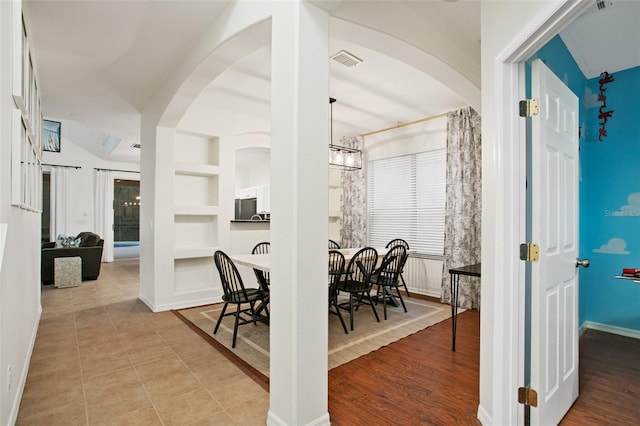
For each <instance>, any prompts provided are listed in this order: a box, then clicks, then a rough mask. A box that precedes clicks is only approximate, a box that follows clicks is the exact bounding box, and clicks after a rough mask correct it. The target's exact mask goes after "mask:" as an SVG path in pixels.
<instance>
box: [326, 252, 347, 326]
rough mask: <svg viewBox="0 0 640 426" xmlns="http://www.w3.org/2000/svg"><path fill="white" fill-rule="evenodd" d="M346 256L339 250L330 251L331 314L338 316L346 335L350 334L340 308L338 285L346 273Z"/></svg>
mask: <svg viewBox="0 0 640 426" xmlns="http://www.w3.org/2000/svg"><path fill="white" fill-rule="evenodd" d="M344 264H345V260H344V255H343V254H342V253H340V252H339V251H337V250H330V251H329V313H330V314H334V315H337V316H338V318H340V323H341V324H342V328H343V329H344V334H349V332H348V331H347V326H346V325H345V323H344V319H343V318H342V314H341V313H340V308H339V307H338V294H339V293H340V291H339V290H338V284H339V283H340V279H341V278H342V273H343V272H344Z"/></svg>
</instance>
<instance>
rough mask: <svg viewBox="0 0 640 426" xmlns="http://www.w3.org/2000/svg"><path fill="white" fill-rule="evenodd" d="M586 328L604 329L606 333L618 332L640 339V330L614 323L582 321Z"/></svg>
mask: <svg viewBox="0 0 640 426" xmlns="http://www.w3.org/2000/svg"><path fill="white" fill-rule="evenodd" d="M585 329H591V330H598V331H604V332H605V333H611V334H617V335H618V336H625V337H632V338H634V339H640V331H639V330H632V329H630V328H623V327H616V326H614V325H608V324H601V323H599V322H593V321H585V322H584V323H582V330H581V332H582V331H584V330H585Z"/></svg>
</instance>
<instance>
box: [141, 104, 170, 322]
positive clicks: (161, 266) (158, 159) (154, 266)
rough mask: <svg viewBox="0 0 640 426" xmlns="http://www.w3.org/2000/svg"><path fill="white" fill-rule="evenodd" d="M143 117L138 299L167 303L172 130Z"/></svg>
mask: <svg viewBox="0 0 640 426" xmlns="http://www.w3.org/2000/svg"><path fill="white" fill-rule="evenodd" d="M148 123H150V124H148V125H146V124H147V120H145V119H144V117H143V125H142V132H141V134H142V153H141V155H140V199H141V206H140V295H139V297H140V299H141V300H142V301H143V302H144V303H145V304H146V305H147V306H149V308H150V309H152V310H154V311H157V310H161V309H159V308H158V307H159V306H164V305H166V304H167V301H168V300H170V295H171V294H172V293H171V292H172V289H173V288H174V271H173V265H174V264H173V173H172V170H173V142H174V136H175V130H174V129H171V128H166V127H156V125H155V122H154V121H153V120H148Z"/></svg>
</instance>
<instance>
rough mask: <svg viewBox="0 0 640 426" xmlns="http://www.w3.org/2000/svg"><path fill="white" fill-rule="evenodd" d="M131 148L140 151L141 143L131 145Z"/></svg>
mask: <svg viewBox="0 0 640 426" xmlns="http://www.w3.org/2000/svg"><path fill="white" fill-rule="evenodd" d="M131 148H138V149H140V144H139V143H134V144H131Z"/></svg>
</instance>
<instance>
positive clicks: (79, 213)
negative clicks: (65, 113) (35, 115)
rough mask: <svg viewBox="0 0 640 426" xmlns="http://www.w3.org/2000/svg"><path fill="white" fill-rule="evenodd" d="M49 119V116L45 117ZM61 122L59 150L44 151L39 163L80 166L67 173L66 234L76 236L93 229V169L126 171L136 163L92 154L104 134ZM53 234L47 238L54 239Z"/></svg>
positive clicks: (135, 167)
mask: <svg viewBox="0 0 640 426" xmlns="http://www.w3.org/2000/svg"><path fill="white" fill-rule="evenodd" d="M47 118H48V119H49V117H47ZM50 119H51V120H54V121H60V122H61V144H60V152H44V153H43V156H42V162H43V164H52V165H66V166H80V167H81V168H79V169H73V168H72V169H69V174H70V176H71V191H70V194H71V200H70V203H69V205H70V206H71V210H70V211H69V217H68V221H67V223H68V224H69V229H68V230H67V231H66V233H67V234H68V235H77V234H78V233H80V232H83V231H92V232H93V231H95V230H96V229H95V225H94V219H95V211H94V209H95V207H94V203H95V168H101V169H111V170H126V171H131V172H137V171H139V170H140V166H139V164H135V163H123V162H113V161H108V160H105V159H103V158H101V157H99V156H98V155H96V152H97V150H96V149H95V146H102V143H103V141H104V140H105V139H106V137H107V135H106V134H104V133H101V132H98V131H95V130H93V129H90V128H88V127H85V126H83V125H81V124H79V123H76V122H74V121H70V120H60V119H57V118H50ZM115 177H118V178H127V179H131V180H137V179H139V174H138V173H129V174H127V173H122V172H118V173H117V174H116V176H115ZM55 237H56V236H55V235H52V236H51V239H55Z"/></svg>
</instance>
